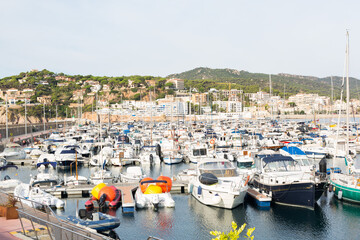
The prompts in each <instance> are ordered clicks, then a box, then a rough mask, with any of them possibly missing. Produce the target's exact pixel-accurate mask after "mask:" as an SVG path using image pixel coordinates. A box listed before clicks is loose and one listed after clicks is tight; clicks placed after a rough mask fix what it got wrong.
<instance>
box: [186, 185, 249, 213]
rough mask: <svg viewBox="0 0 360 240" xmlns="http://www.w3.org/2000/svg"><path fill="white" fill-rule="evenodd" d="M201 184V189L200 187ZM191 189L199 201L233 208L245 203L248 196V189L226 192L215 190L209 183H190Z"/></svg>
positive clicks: (214, 205)
mask: <svg viewBox="0 0 360 240" xmlns="http://www.w3.org/2000/svg"><path fill="white" fill-rule="evenodd" d="M200 186H201V190H199V187H200ZM189 189H191V190H192V191H191V195H192V196H193V197H194V198H196V199H197V200H198V201H199V202H201V203H202V204H205V205H209V206H213V207H219V208H226V209H233V208H236V207H237V206H239V205H240V204H243V203H244V198H245V196H246V189H243V190H242V191H240V192H226V191H223V192H221V191H214V188H212V187H211V186H207V185H203V184H200V185H194V184H193V185H192V186H191V183H190V184H189Z"/></svg>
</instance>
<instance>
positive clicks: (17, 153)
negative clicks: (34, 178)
mask: <svg viewBox="0 0 360 240" xmlns="http://www.w3.org/2000/svg"><path fill="white" fill-rule="evenodd" d="M0 157H3V158H6V160H18V159H25V158H26V153H25V151H24V149H23V148H21V147H20V145H19V144H16V143H9V144H7V145H6V147H5V149H4V151H3V152H2V153H0Z"/></svg>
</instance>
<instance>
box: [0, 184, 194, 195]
mask: <svg viewBox="0 0 360 240" xmlns="http://www.w3.org/2000/svg"><path fill="white" fill-rule="evenodd" d="M112 185H114V186H115V187H116V188H118V189H120V190H121V189H124V192H127V190H125V189H131V190H133V189H136V188H137V187H138V186H139V184H136V183H114V184H112ZM94 187H95V185H90V184H89V185H77V186H53V187H41V188H42V189H43V190H44V191H45V192H48V193H50V194H51V195H53V196H55V197H58V198H88V197H90V192H91V190H92V189H93V188H94ZM187 187H188V185H187V183H184V182H181V181H174V182H173V185H172V188H171V191H170V193H173V194H184V193H187ZM3 190H4V191H5V192H6V193H13V192H14V189H13V188H7V189H3ZM126 197H127V196H126Z"/></svg>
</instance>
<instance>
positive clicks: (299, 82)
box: [168, 67, 360, 98]
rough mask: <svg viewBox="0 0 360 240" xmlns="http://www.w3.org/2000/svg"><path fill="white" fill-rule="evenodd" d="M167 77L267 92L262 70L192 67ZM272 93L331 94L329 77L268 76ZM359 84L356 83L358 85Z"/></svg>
mask: <svg viewBox="0 0 360 240" xmlns="http://www.w3.org/2000/svg"><path fill="white" fill-rule="evenodd" d="M168 77H169V78H181V79H185V80H186V81H185V86H187V87H190V86H191V87H198V88H200V89H201V90H202V89H203V90H208V89H209V88H218V89H219V88H223V89H224V88H227V86H226V84H224V83H226V82H229V83H231V88H237V89H243V90H244V91H245V92H257V91H259V89H262V90H264V91H269V75H268V74H264V73H250V72H247V71H238V70H234V69H228V68H226V69H211V68H204V67H200V68H195V69H193V70H190V71H186V72H183V73H178V74H171V75H169V76H168ZM271 80H272V88H273V93H274V94H278V95H280V96H283V94H284V93H283V92H284V85H285V91H286V96H290V95H294V94H297V93H299V92H304V93H318V94H319V95H326V96H330V95H331V78H330V77H325V78H318V77H313V76H301V75H291V74H284V73H280V74H276V75H271ZM358 81H359V80H358V79H355V78H350V89H351V96H352V98H357V97H359V91H357V90H358V87H360V83H359V82H358ZM341 83H342V78H341V77H336V76H335V77H333V85H334V96H335V97H340V89H341ZM358 85H359V86H358Z"/></svg>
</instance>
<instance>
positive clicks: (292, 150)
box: [282, 146, 306, 155]
mask: <svg viewBox="0 0 360 240" xmlns="http://www.w3.org/2000/svg"><path fill="white" fill-rule="evenodd" d="M282 150H284V151H285V152H288V153H290V154H291V155H306V153H305V152H304V151H302V150H301V149H300V148H298V147H294V146H289V147H283V148H282Z"/></svg>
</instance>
